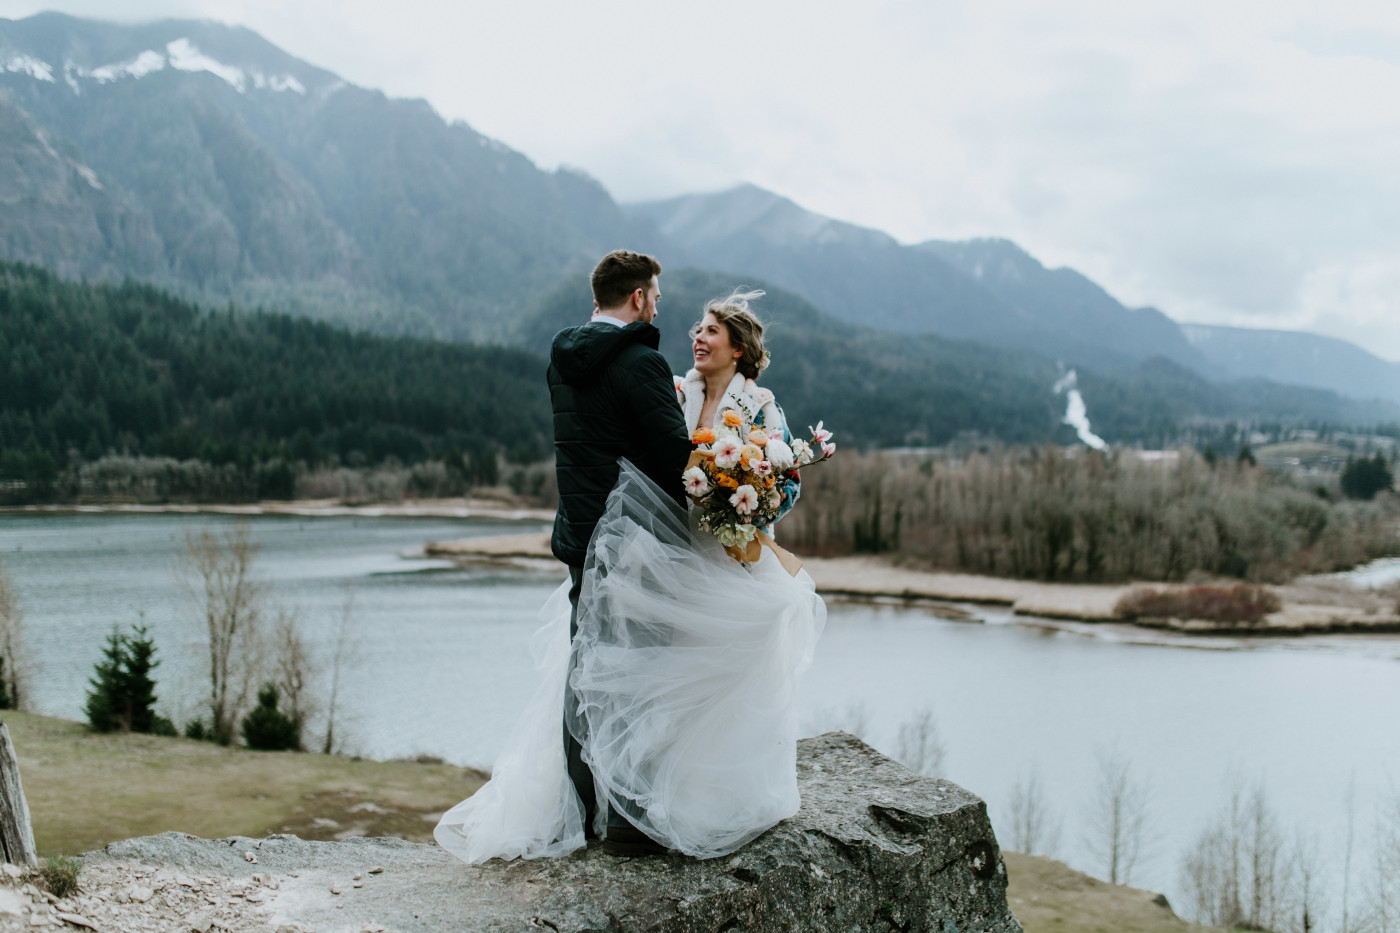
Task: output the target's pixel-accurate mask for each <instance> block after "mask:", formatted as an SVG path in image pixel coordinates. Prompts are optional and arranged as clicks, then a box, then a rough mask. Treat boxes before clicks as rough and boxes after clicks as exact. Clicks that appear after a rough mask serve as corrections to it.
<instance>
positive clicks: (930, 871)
mask: <svg viewBox="0 0 1400 933" xmlns="http://www.w3.org/2000/svg"><path fill="white" fill-rule="evenodd" d="M798 759H799V760H798V769H799V776H800V781H801V788H802V809H801V811H800V812H799V813H798V814H797V816H795V817H793V818H792V819H790V820H785V821H784V822H782V823H781V824H779V825H778V826H776V827H775V828H774V829H773V830H771V831H770V832H768V833H766V834H765V835H763V836H762V837H760V838H759V839H757V840H755V841H754V842H753V843H751V844H749V845H748V846H746V847H744V848H743V849H741V850H740V851H739V852H737V853H736V854H734V855H733V856H730V857H728V858H721V859H710V860H705V861H699V860H695V859H691V858H687V857H684V856H679V855H675V856H652V857H647V858H636V859H618V858H613V857H611V856H608V855H607V854H605V853H604V852H603V851H602V850H601V849H600V848H599V847H598V846H597V845H596V844H594V845H591V846H590V847H589V848H588V849H586V850H582V851H579V852H576V853H574V854H573V855H572V856H569V857H568V858H562V859H540V860H537V861H533V862H522V861H514V862H509V863H507V862H499V861H494V862H491V863H489V864H487V865H483V866H470V865H464V864H462V863H461V862H458V861H457V860H456V859H454V858H453V857H452V856H450V855H448V854H446V853H445V852H443V851H442V850H441V849H439V848H437V847H436V846H432V845H422V844H417V843H409V842H404V841H403V840H400V839H394V838H379V839H351V840H346V841H344V842H308V841H304V840H301V839H298V838H296V837H294V836H271V837H268V838H267V839H244V838H233V839H218V840H208V839H198V838H195V837H193V836H186V835H183V834H178V833H166V834H164V835H161V836H149V837H145V838H141V839H130V840H126V841H123V842H118V843H113V844H111V845H109V846H107V848H106V849H105V850H103V851H101V852H95V853H90V854H89V855H87V856H86V857H85V859H84V873H83V876H82V879H81V887H82V891H81V892H80V893H79V894H78V895H76V896H74V897H73V898H70V899H68V900H67V901H65V902H62V903H55V904H49V905H47V907H48V908H49V909H48V910H47V911H46V913H47V915H48V917H50V918H52V921H53V922H55V923H64V922H65V921H64V920H63V919H60V916H61V915H62V914H68V915H70V916H73V917H80V918H82V919H83V920H84V921H85V922H87V923H88V924H90V925H91V926H92V928H94V929H98V930H102V931H106V930H122V931H141V930H153V931H154V930H162V931H163V930H181V931H188V930H192V929H193V930H197V931H208V930H226V931H244V930H269V931H282V933H292V931H297V933H300V931H312V930H314V931H318V933H333V931H357V933H358V931H367V930H368V931H398V933H417V931H423V933H427V931H432V933H445V931H453V933H456V931H492V933H495V931H500V933H506V931H512V933H513V931H522V933H523V931H538V930H542V929H543V930H554V931H558V933H575V931H577V933H583V931H656V933H662V931H665V933H682V931H684V933H691V931H694V933H700V931H706V933H714V931H728V930H733V931H748V933H766V931H789V930H792V931H798V930H800V931H832V933H835V931H840V933H850V931H884V930H901V931H925V930H926V931H937V933H971V931H986V933H1019V931H1020V929H1021V927H1020V925H1019V924H1018V923H1017V921H1016V918H1015V917H1013V916H1012V914H1011V912H1010V910H1009V909H1008V907H1007V902H1006V871H1005V868H1004V866H1003V863H1002V859H1001V853H1000V851H999V850H998V848H997V843H996V839H995V837H994V836H993V834H992V828H991V825H990V823H989V822H988V820H987V812H986V806H985V805H984V804H983V803H982V801H981V800H979V799H978V798H977V797H975V796H973V795H972V794H969V793H968V792H967V791H964V790H962V789H961V788H959V787H957V786H955V785H953V784H950V783H948V782H946V781H939V780H933V779H929V778H921V777H918V776H916V775H914V774H912V773H910V772H909V771H907V770H906V769H904V768H903V767H901V766H900V765H898V764H896V763H895V762H893V761H890V760H889V759H888V758H885V757H884V756H882V755H880V754H879V753H878V752H876V751H874V750H873V749H871V748H870V747H869V746H867V745H864V744H863V743H861V742H860V741H859V740H857V739H855V738H853V737H851V736H849V735H845V734H843V733H831V734H828V735H824V736H819V737H817V738H813V739H806V740H804V741H803V742H802V744H801V747H800V749H799V756H798Z"/></svg>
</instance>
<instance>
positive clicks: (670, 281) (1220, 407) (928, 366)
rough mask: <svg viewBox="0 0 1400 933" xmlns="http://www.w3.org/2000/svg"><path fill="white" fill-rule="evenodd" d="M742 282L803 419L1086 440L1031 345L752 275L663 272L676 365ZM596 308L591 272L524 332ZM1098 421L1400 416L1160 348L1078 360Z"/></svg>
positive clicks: (1198, 435) (1169, 440)
mask: <svg viewBox="0 0 1400 933" xmlns="http://www.w3.org/2000/svg"><path fill="white" fill-rule="evenodd" d="M737 287H748V288H763V289H766V290H767V295H766V296H765V297H763V298H762V299H760V300H759V301H758V302H757V303H756V304H755V308H756V310H757V311H758V313H759V316H760V317H762V318H763V320H764V321H766V322H768V323H769V324H770V327H769V330H768V336H769V346H770V349H771V352H772V354H773V364H772V366H771V367H770V368H769V370H768V371H767V372H765V373H764V374H763V377H762V380H763V384H764V385H765V386H768V387H769V388H771V389H772V390H773V391H774V393H775V394H776V395H777V396H778V398H779V400H780V401H781V402H782V405H783V407H784V409H785V410H786V412H787V415H788V418H789V420H790V421H791V422H792V423H793V424H794V425H795V426H799V427H803V426H806V425H809V424H815V423H816V422H817V420H818V419H824V420H825V421H826V424H827V426H828V427H832V428H834V429H835V430H836V431H838V432H841V433H842V435H843V439H844V440H845V441H846V442H847V443H848V444H851V443H854V444H855V445H857V446H860V447H868V446H875V447H889V446H904V445H911V446H925V445H938V444H946V443H948V442H949V441H952V440H954V439H957V438H959V437H960V436H961V437H962V438H963V439H965V440H969V441H974V442H976V443H980V444H986V443H1006V444H1017V443H1043V442H1045V441H1055V442H1058V443H1065V444H1073V443H1076V440H1075V434H1074V431H1073V430H1072V429H1071V428H1069V427H1068V426H1066V425H1065V424H1063V423H1062V421H1061V419H1062V417H1063V415H1064V413H1065V402H1066V399H1065V397H1064V396H1063V395H1057V394H1056V393H1055V391H1054V385H1055V383H1056V381H1057V380H1058V379H1059V378H1060V376H1061V375H1063V371H1062V369H1061V368H1060V366H1059V365H1058V364H1057V362H1056V361H1055V360H1054V359H1053V358H1051V357H1050V356H1046V355H1041V354H1038V353H1034V352H1031V351H1028V350H1017V349H1012V348H1004V347H993V346H988V345H986V344H981V343H971V342H966V341H960V340H949V339H946V338H942V337H938V336H935V335H933V334H904V335H899V334H891V333H888V332H884V331H878V330H874V329H872V328H867V327H861V326H859V325H856V324H851V323H847V322H845V321H840V320H837V319H836V318H834V317H832V316H831V315H828V314H826V313H825V312H823V311H822V310H820V309H818V308H816V307H814V306H813V305H812V304H810V303H809V302H808V301H807V300H805V299H803V298H801V297H799V296H797V295H795V294H793V293H792V292H789V291H786V290H785V289H782V288H778V287H775V286H773V285H771V284H768V283H766V282H764V281H762V280H760V279H757V278H755V277H752V276H739V275H730V274H723V273H716V272H708V271H703V270H697V269H679V270H675V271H666V272H664V273H663V274H662V276H661V294H662V298H661V304H660V309H661V314H660V317H659V318H658V319H657V326H658V327H660V328H661V334H662V337H661V351H662V352H663V353H664V354H665V355H666V358H667V359H668V360H670V362H671V366H672V368H673V370H674V371H675V372H677V373H683V372H685V371H686V370H687V369H689V368H690V365H691V356H690V339H689V336H688V331H689V329H690V326H691V325H692V324H693V323H695V321H696V320H697V319H698V318H699V316H700V309H701V308H702V307H704V304H705V302H706V301H707V300H709V299H711V298H715V297H723V296H725V295H727V294H729V293H730V292H731V291H733V290H734V289H735V288H737ZM590 311H591V299H590V296H589V292H588V283H587V279H586V278H585V277H584V276H576V277H573V278H571V279H569V280H568V281H566V282H564V283H561V284H560V285H559V286H558V287H557V288H556V289H555V290H554V291H553V292H551V293H550V294H549V295H547V296H546V297H545V298H544V299H543V300H542V301H540V302H539V304H538V305H537V306H536V307H535V308H534V309H532V310H531V311H530V312H529V313H527V314H525V315H523V316H522V317H521V319H520V322H519V325H518V328H519V329H518V331H517V332H516V334H515V335H514V340H515V341H516V342H518V343H519V344H520V345H521V346H524V347H525V348H527V349H529V350H532V351H534V352H537V353H547V352H548V350H549V341H550V338H551V337H552V336H553V334H554V333H555V331H557V330H559V329H560V328H563V327H568V326H571V325H574V324H580V323H583V322H584V321H586V320H587V319H588V315H589V312H590ZM1079 377H1080V378H1079V385H1080V388H1081V389H1082V390H1083V395H1084V399H1085V401H1086V402H1087V404H1088V410H1089V418H1090V419H1091V420H1092V422H1093V424H1094V426H1095V428H1096V430H1098V431H1099V432H1100V433H1101V434H1102V436H1103V437H1105V438H1106V439H1107V440H1108V441H1109V442H1111V443H1128V444H1131V443H1141V444H1145V445H1147V446H1153V447H1156V446H1162V445H1169V444H1175V443H1181V442H1199V443H1201V444H1204V443H1206V442H1212V443H1215V444H1216V446H1217V447H1220V448H1221V449H1229V448H1230V446H1231V444H1232V443H1233V439H1234V438H1235V437H1236V436H1237V433H1238V428H1239V427H1240V426H1241V425H1248V424H1251V423H1258V422H1282V423H1287V424H1294V425H1304V424H1319V423H1323V422H1331V423H1333V424H1337V423H1348V424H1372V423H1375V422H1378V421H1392V420H1395V419H1396V416H1397V413H1398V412H1397V409H1396V408H1395V407H1394V406H1392V405H1388V404H1384V403H1370V404H1368V403H1361V402H1354V401H1352V400H1350V399H1346V398H1342V397H1340V396H1338V395H1336V394H1335V393H1332V392H1326V391H1321V390H1317V389H1303V388H1298V387H1295V386H1284V385H1278V384H1275V383H1270V382H1264V381H1262V380H1253V381H1249V382H1236V383H1215V382H1210V381H1209V380H1207V379H1205V378H1203V377H1201V376H1199V375H1197V374H1196V373H1194V372H1192V371H1191V370H1189V369H1186V368H1185V367H1183V366H1179V365H1177V364H1175V363H1172V362H1170V361H1168V360H1165V359H1162V358H1160V357H1155V358H1151V359H1148V360H1145V361H1143V362H1141V363H1137V364H1133V365H1129V366H1121V367H1115V368H1113V369H1108V370H1104V371H1097V372H1096V371H1089V370H1084V369H1080V370H1079Z"/></svg>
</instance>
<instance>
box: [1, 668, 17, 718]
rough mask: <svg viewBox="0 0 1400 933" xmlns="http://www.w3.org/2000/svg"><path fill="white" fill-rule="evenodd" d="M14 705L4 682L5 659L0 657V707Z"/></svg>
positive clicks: (7, 686)
mask: <svg viewBox="0 0 1400 933" xmlns="http://www.w3.org/2000/svg"><path fill="white" fill-rule="evenodd" d="M14 706H15V703H14V700H12V699H11V698H10V688H9V685H8V684H6V683H5V659H4V658H0V709H14Z"/></svg>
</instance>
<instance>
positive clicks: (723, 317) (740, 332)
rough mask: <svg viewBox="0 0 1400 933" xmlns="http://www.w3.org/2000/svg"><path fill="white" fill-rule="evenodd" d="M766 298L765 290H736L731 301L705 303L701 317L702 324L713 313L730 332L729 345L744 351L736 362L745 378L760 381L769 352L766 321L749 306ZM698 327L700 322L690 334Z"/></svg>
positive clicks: (730, 297) (721, 300)
mask: <svg viewBox="0 0 1400 933" xmlns="http://www.w3.org/2000/svg"><path fill="white" fill-rule="evenodd" d="M763 295H764V291H763V290H762V289H753V290H752V291H745V290H743V289H735V290H734V291H733V293H731V294H730V296H729V297H728V298H711V299H710V300H709V301H707V302H705V310H704V311H703V312H702V313H701V315H700V319H701V320H702V321H703V320H704V317H705V315H706V314H713V315H714V316H715V320H716V321H719V322H720V323H721V324H723V325H724V326H725V329H727V330H728V331H729V342H730V343H731V344H733V345H734V346H735V347H736V348H737V349H739V350H742V351H744V352H743V353H742V354H741V355H740V356H739V358H738V359H737V360H735V361H734V362H735V363H736V364H737V365H738V367H739V373H740V375H742V376H743V377H744V378H745V379H757V378H758V374H759V373H761V372H763V370H764V369H766V368H767V367H768V361H769V357H768V351H767V350H765V349H763V322H762V321H760V320H759V319H758V315H757V314H754V313H753V310H752V309H751V308H750V307H749V302H750V301H757V300H758V299H759V298H762V297H763ZM699 327H700V324H699V322H697V323H696V325H695V327H694V328H692V329H691V333H692V334H694V333H695V332H696V330H698V329H699Z"/></svg>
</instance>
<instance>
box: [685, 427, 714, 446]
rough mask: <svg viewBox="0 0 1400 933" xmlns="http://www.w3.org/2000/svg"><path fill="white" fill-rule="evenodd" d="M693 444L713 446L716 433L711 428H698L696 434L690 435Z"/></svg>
mask: <svg viewBox="0 0 1400 933" xmlns="http://www.w3.org/2000/svg"><path fill="white" fill-rule="evenodd" d="M690 442H691V443H692V444H713V443H714V442H715V432H714V431H711V430H710V429H709V428H696V429H695V433H694V434H692V435H690Z"/></svg>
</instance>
